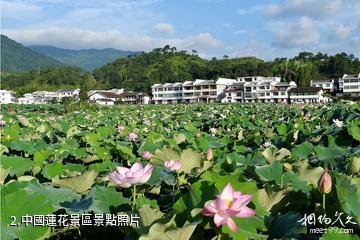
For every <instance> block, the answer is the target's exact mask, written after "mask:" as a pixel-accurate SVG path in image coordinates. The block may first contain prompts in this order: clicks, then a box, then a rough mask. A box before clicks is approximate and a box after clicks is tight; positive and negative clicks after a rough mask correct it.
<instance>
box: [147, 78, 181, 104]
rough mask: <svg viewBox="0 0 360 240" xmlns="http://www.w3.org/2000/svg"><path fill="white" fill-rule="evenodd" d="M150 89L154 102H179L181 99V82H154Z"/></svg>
mask: <svg viewBox="0 0 360 240" xmlns="http://www.w3.org/2000/svg"><path fill="white" fill-rule="evenodd" d="M151 90H152V95H153V99H152V101H153V102H154V103H155V104H172V103H180V102H181V100H182V92H183V91H182V90H183V87H182V83H165V84H155V85H153V86H152V87H151Z"/></svg>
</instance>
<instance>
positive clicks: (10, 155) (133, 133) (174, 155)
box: [0, 103, 360, 240]
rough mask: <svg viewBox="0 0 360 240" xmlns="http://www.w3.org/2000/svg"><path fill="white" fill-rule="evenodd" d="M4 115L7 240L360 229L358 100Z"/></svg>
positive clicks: (53, 108) (10, 110)
mask: <svg viewBox="0 0 360 240" xmlns="http://www.w3.org/2000/svg"><path fill="white" fill-rule="evenodd" d="M0 125H1V126H0V128H1V145H0V154H1V169H0V170H1V174H0V184H1V185H0V187H1V239H29V240H33V239H142V240H145V239H153V240H159V239H160V240H162V239H172V240H175V239H181V240H188V239H359V237H358V234H359V233H360V230H359V229H360V178H359V176H360V148H359V143H360V103H356V104H352V105H350V104H345V103H336V104H331V105H306V106H293V105H292V106H288V105H281V104H277V105H275V104H242V105H241V104H239V105H237V104H233V105H230V104H229V105H223V104H210V105H168V106H157V105H149V106H118V107H114V108H98V109H96V108H95V109H86V108H82V109H81V110H78V111H67V112H65V111H64V108H63V107H62V106H61V105H42V106H40V105H38V106H11V105H9V106H2V116H1V121H0ZM54 216H55V217H57V218H56V221H55V222H54V221H52V220H51V219H52V217H54ZM61 216H63V217H65V218H66V217H69V218H70V217H71V218H72V219H71V220H72V221H70V220H69V219H66V221H67V222H66V224H63V225H60V220H59V217H61ZM76 216H78V217H80V218H82V217H83V216H86V217H89V218H90V220H89V221H88V222H87V224H85V223H86V222H85V221H81V222H82V223H83V224H70V223H73V220H74V218H75V217H76ZM119 216H122V217H119ZM124 216H129V217H130V218H132V216H134V219H131V221H132V220H134V222H130V223H131V224H125V223H126V222H128V223H129V221H130V220H129V219H126V218H125V217H124ZM111 217H115V218H111ZM135 217H136V218H135ZM102 218H103V219H104V222H102V223H100V224H97V225H96V223H99V222H96V219H102ZM81 220H83V219H81ZM111 220H114V221H115V222H117V224H110V223H111ZM120 220H121V221H120ZM135 220H136V221H137V222H138V226H136V224H133V223H135ZM120 222H121V223H123V224H119V223H120ZM63 223H64V222H63ZM114 225H115V226H114ZM314 229H315V230H314ZM316 229H317V230H316ZM324 229H325V230H326V231H325V230H324ZM331 229H332V230H331ZM330 230H331V231H330Z"/></svg>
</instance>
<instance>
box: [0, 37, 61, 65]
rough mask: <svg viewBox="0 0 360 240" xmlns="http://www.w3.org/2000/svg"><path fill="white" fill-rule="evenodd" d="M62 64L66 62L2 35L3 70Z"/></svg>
mask: <svg viewBox="0 0 360 240" xmlns="http://www.w3.org/2000/svg"><path fill="white" fill-rule="evenodd" d="M62 66H65V64H63V63H61V62H59V61H58V60H56V59H54V58H51V57H48V56H45V55H43V54H40V53H38V52H35V51H33V50H31V49H29V48H27V47H24V46H23V45H21V44H20V43H17V42H15V41H14V40H12V39H10V38H8V37H7V36H4V35H1V72H24V71H29V70H31V69H34V68H38V67H39V68H43V67H62Z"/></svg>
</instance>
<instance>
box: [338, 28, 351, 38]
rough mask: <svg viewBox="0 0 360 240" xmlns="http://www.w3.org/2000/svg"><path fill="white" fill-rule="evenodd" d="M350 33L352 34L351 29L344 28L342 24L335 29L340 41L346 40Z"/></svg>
mask: <svg viewBox="0 0 360 240" xmlns="http://www.w3.org/2000/svg"><path fill="white" fill-rule="evenodd" d="M350 33H351V27H350V26H344V25H343V24H341V25H340V26H338V27H337V28H336V29H335V35H336V37H337V38H339V39H346V38H347V37H348V36H349V34H350Z"/></svg>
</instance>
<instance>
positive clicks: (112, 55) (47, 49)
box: [28, 45, 141, 71]
mask: <svg viewBox="0 0 360 240" xmlns="http://www.w3.org/2000/svg"><path fill="white" fill-rule="evenodd" d="M28 48H30V49H32V50H33V51H36V52H39V53H41V54H44V55H46V56H49V57H52V58H55V59H57V60H59V61H61V62H63V63H66V64H68V65H72V66H76V67H80V68H82V69H84V70H88V71H92V70H94V69H95V68H98V67H101V66H102V65H104V64H107V63H109V62H112V61H114V60H116V59H118V58H122V57H127V56H129V55H139V54H141V52H131V51H121V50H117V49H113V48H106V49H81V50H69V49H64V48H57V47H53V46H42V45H37V46H28Z"/></svg>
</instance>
